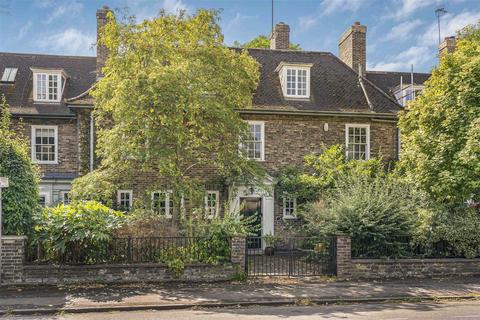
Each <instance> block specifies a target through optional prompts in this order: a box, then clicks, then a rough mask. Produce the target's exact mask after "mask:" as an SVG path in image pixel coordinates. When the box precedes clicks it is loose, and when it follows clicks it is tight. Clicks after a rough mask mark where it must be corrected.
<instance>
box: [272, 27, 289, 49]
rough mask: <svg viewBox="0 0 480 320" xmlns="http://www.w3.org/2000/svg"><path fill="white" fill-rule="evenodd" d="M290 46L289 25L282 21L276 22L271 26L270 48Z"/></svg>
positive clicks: (286, 47)
mask: <svg viewBox="0 0 480 320" xmlns="http://www.w3.org/2000/svg"><path fill="white" fill-rule="evenodd" d="M289 48H290V27H289V26H288V25H287V24H285V23H283V22H280V23H277V24H276V25H275V27H273V34H272V37H271V39H270V49H275V50H278V49H281V50H287V49H289Z"/></svg>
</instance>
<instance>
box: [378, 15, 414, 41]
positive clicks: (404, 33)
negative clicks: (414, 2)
mask: <svg viewBox="0 0 480 320" xmlns="http://www.w3.org/2000/svg"><path fill="white" fill-rule="evenodd" d="M422 24H423V22H422V21H421V20H418V19H417V20H412V21H405V22H402V23H400V24H397V25H396V26H394V27H393V28H392V29H391V30H390V31H389V32H388V33H387V34H386V35H385V37H384V38H382V41H392V40H395V41H403V40H406V39H408V38H412V35H415V34H417V32H416V29H417V28H418V27H420V26H421V25H422Z"/></svg>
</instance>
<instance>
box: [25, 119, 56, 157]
mask: <svg viewBox="0 0 480 320" xmlns="http://www.w3.org/2000/svg"><path fill="white" fill-rule="evenodd" d="M37 129H53V130H54V139H55V144H54V147H55V160H53V161H50V160H37V157H36V155H37V151H36V146H37V144H36V131H37ZM30 130H31V141H30V149H31V150H30V151H31V158H32V162H33V163H37V164H58V126H52V125H32V126H31V129H30Z"/></svg>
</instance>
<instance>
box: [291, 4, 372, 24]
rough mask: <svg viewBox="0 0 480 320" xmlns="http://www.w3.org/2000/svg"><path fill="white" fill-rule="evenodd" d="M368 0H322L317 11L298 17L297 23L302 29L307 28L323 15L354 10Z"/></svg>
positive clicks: (318, 20)
mask: <svg viewBox="0 0 480 320" xmlns="http://www.w3.org/2000/svg"><path fill="white" fill-rule="evenodd" d="M367 2H368V0H322V2H321V3H320V5H319V7H318V9H317V12H316V13H315V14H313V15H308V16H303V17H300V18H299V19H298V20H299V25H300V28H301V29H303V30H307V29H310V28H312V27H313V26H315V25H316V24H317V23H319V22H320V20H321V18H322V17H323V16H327V15H330V14H332V13H336V12H342V11H351V12H356V11H358V9H360V8H361V7H362V6H363V5H365V4H367Z"/></svg>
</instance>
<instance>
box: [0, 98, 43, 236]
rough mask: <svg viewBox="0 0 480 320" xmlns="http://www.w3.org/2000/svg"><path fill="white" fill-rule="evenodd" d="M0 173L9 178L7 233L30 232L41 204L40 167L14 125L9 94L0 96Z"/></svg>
mask: <svg viewBox="0 0 480 320" xmlns="http://www.w3.org/2000/svg"><path fill="white" fill-rule="evenodd" d="M0 99H1V100H0V177H7V178H9V182H10V186H9V187H8V188H6V189H4V190H2V207H3V229H4V232H5V234H14V235H21V234H26V235H28V234H30V233H31V231H32V229H31V227H32V224H33V218H32V217H33V214H34V213H35V211H37V210H38V209H39V205H38V200H39V199H38V183H39V174H38V168H37V167H36V166H35V165H33V164H32V161H31V159H30V154H29V148H28V141H27V140H25V139H24V138H23V137H21V136H19V135H17V134H16V132H15V130H13V129H12V123H11V115H10V111H9V108H8V104H7V102H6V100H5V97H3V96H2V97H1V98H0Z"/></svg>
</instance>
